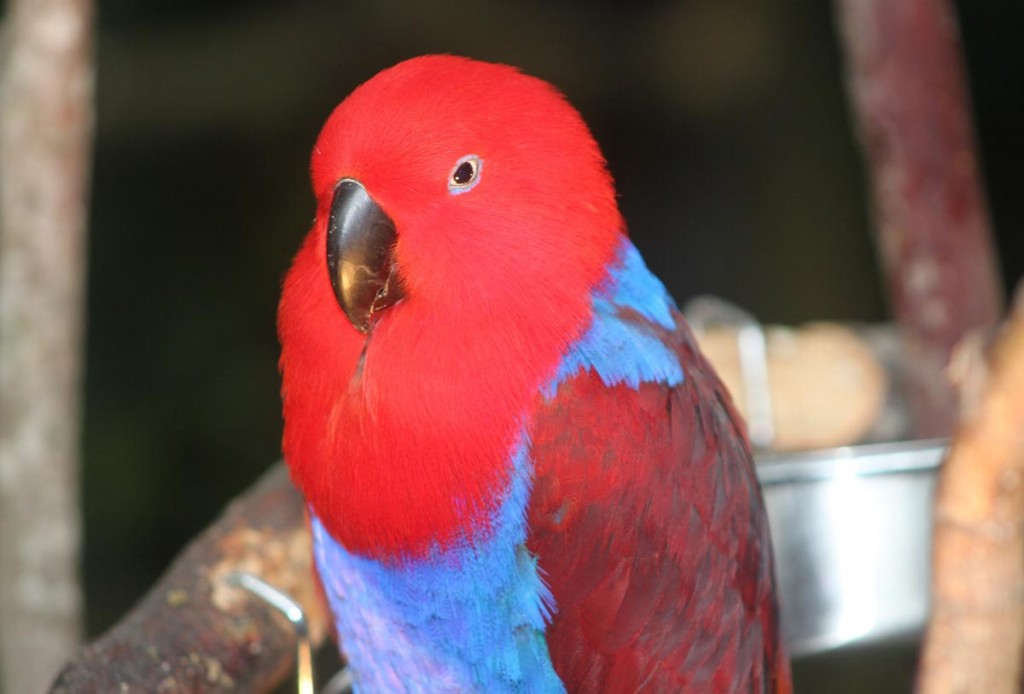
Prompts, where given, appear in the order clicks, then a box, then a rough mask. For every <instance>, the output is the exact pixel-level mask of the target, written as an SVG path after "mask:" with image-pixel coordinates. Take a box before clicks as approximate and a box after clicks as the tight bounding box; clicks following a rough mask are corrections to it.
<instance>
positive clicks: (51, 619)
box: [0, 0, 93, 694]
mask: <svg viewBox="0 0 1024 694" xmlns="http://www.w3.org/2000/svg"><path fill="white" fill-rule="evenodd" d="M6 6H7V16H6V17H5V26H4V30H5V36H4V39H5V41H4V49H5V50H4V54H3V64H2V66H0V673H2V682H0V689H3V691H6V692H11V693H12V694H13V693H14V692H38V691H44V690H45V689H46V687H47V685H48V684H49V683H50V681H51V680H52V678H53V677H54V675H55V674H56V671H57V669H58V668H59V666H60V665H61V664H62V663H63V661H64V660H65V659H66V658H67V657H68V656H69V655H70V653H71V652H72V651H73V649H74V648H75V646H76V645H77V643H78V639H79V636H80V630H81V616H80V612H81V597H80V589H79V584H78V545H79V535H80V520H79V510H78V463H79V461H78V449H79V429H80V412H79V410H80V407H79V402H80V382H81V363H82V346H83V345H82V342H83V341H82V323H83V318H82V314H83V306H84V292H83V280H84V269H85V231H86V207H87V206H86V198H87V195H88V179H89V175H88V174H89V161H90V151H91V139H92V128H93V98H92V97H93V60H92V21H93V7H92V2H91V0H8V2H7V3H6Z"/></svg>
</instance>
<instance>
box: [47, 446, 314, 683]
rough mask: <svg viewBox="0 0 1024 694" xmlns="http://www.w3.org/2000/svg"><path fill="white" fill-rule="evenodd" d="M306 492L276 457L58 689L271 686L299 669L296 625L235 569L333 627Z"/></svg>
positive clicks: (63, 676) (70, 668)
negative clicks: (315, 562) (245, 585)
mask: <svg viewBox="0 0 1024 694" xmlns="http://www.w3.org/2000/svg"><path fill="white" fill-rule="evenodd" d="M304 508H305V506H304V504H303V502H302V497H301V496H300V495H299V493H298V492H297V491H296V490H295V488H294V487H292V485H291V482H290V481H289V480H288V473H287V471H286V470H285V469H284V466H283V465H280V464H279V465H277V466H275V467H274V469H272V470H271V471H270V472H269V473H267V475H265V476H264V478H263V479H262V480H260V481H259V482H258V483H257V484H256V485H255V486H254V487H253V488H252V489H250V490H249V491H248V492H246V493H245V494H244V495H243V496H242V497H240V498H239V499H238V500H236V501H235V502H234V503H233V504H231V505H230V506H229V507H228V508H227V510H226V511H225V512H224V515H223V516H222V517H221V518H220V519H218V520H217V522H216V523H214V524H213V525H212V526H210V528H209V529H207V530H206V531H205V532H204V533H203V534H202V535H200V536H199V537H198V538H196V539H195V540H194V541H193V542H192V544H191V545H189V546H188V547H187V548H186V549H185V550H184V551H183V552H182V553H181V555H179V556H178V558H177V559H176V560H175V561H174V563H173V564H172V565H171V568H170V569H168V571H167V573H166V574H165V575H164V576H163V578H161V579H160V580H159V581H158V582H157V584H156V585H155V586H154V587H153V588H152V589H151V590H150V591H149V593H148V594H146V596H145V597H144V598H143V599H142V600H141V601H140V602H139V604H138V605H137V606H136V607H135V608H134V609H133V610H132V611H131V612H130V613H129V614H128V615H127V616H126V617H125V618H124V619H123V620H121V622H119V623H118V624H117V625H116V626H115V627H114V628H113V629H111V630H110V631H109V632H108V633H107V634H105V635H104V636H103V637H101V638H100V639H98V640H97V641H96V642H94V643H92V644H90V645H89V646H87V647H85V648H84V649H82V651H81V652H80V653H79V654H78V655H77V657H76V658H75V659H74V660H73V661H72V662H71V663H69V664H68V665H67V666H66V667H65V668H64V670H63V671H62V672H61V673H60V675H59V677H58V678H57V682H56V683H55V684H54V685H53V689H52V690H51V691H52V692H54V693H58V692H59V693H60V694H71V693H72V692H81V693H85V692H121V693H122V694H135V693H138V694H143V693H147V694H148V693H152V692H229V691H230V692H236V691H244V692H265V691H269V690H270V689H272V688H273V687H274V686H275V685H276V684H278V683H279V682H280V681H281V680H282V679H283V678H284V677H285V676H286V675H287V674H288V672H289V671H290V669H291V667H292V664H293V661H294V655H295V633H294V631H293V628H292V626H291V624H290V623H289V622H288V620H287V619H285V618H284V617H283V616H282V615H281V614H280V613H279V612H277V611H276V610H273V609H271V608H270V607H268V606H267V605H266V604H265V603H264V602H262V601H260V600H259V599H258V598H256V597H254V596H252V595H251V594H250V593H248V592H246V591H245V590H242V589H241V588H237V587H233V586H232V585H231V584H230V582H229V581H228V580H226V579H227V578H228V576H230V575H232V574H233V573H235V572H238V571H243V572H246V573H249V574H252V575H254V576H256V577H258V578H261V579H262V580H263V581H265V582H267V583H269V584H271V585H272V586H274V587H275V588H277V589H279V590H281V591H282V592H284V593H287V594H288V595H289V596H291V597H292V598H293V599H295V600H296V601H297V602H299V603H300V604H301V605H302V606H303V609H304V611H305V613H306V618H307V620H308V622H309V626H310V632H311V635H312V640H313V641H314V643H318V642H320V641H322V640H323V638H324V634H325V633H326V624H327V620H326V611H325V608H324V605H323V604H322V602H321V598H320V595H319V592H318V589H317V588H316V586H315V582H314V579H313V572H312V566H311V564H310V562H311V557H312V553H311V549H310V536H309V532H308V527H307V524H306V521H305V516H304Z"/></svg>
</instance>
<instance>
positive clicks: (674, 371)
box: [544, 239, 683, 398]
mask: <svg viewBox="0 0 1024 694" xmlns="http://www.w3.org/2000/svg"><path fill="white" fill-rule="evenodd" d="M674 307H675V306H674V304H673V302H672V298H671V297H670V296H669V295H668V292H667V291H665V287H664V285H662V283H661V282H660V281H659V280H658V278H657V277H655V276H654V275H653V274H652V273H651V271H650V270H648V269H647V266H646V265H644V261H643V258H641V257H640V253H639V252H638V251H637V250H636V247H635V246H633V244H632V243H631V242H630V241H629V239H623V240H622V243H621V244H620V246H619V251H618V257H617V259H616V261H615V263H614V265H613V267H612V269H611V270H610V271H609V273H608V279H607V280H606V281H605V282H604V283H603V284H602V285H601V286H600V287H599V288H598V289H597V290H596V291H595V292H594V298H593V308H594V317H593V320H592V322H591V324H590V327H589V328H588V329H587V331H586V333H584V335H583V337H581V338H580V339H579V340H577V341H576V342H575V343H573V344H572V345H571V346H570V347H569V351H568V353H567V354H566V355H565V358H564V359H563V360H562V363H561V364H560V365H559V367H558V371H557V373H556V374H555V377H554V378H553V379H552V380H551V382H550V383H548V385H546V386H545V387H544V395H545V397H548V398H552V397H554V395H555V392H556V391H557V390H558V385H559V384H560V383H562V382H563V381H564V380H566V379H567V378H570V377H572V376H574V375H575V374H577V373H579V372H580V371H584V370H586V369H593V370H594V371H595V372H596V373H597V374H598V376H600V377H601V380H602V381H603V382H604V383H605V385H609V386H611V385H617V384H620V383H625V384H627V385H630V386H632V387H634V388H635V387H637V386H638V385H640V383H641V382H644V381H660V382H663V383H666V384H668V385H670V386H675V385H678V384H680V383H682V382H683V370H682V367H681V366H680V365H679V359H678V357H677V356H676V355H675V354H674V353H673V351H672V350H671V349H670V348H669V347H667V346H666V345H665V344H664V343H663V342H662V341H661V339H660V338H659V337H658V336H657V335H655V334H654V333H652V332H647V331H644V330H643V329H642V328H641V327H639V326H637V325H636V324H635V323H634V322H631V321H627V320H624V319H623V318H622V317H621V316H620V315H619V312H620V311H621V310H623V309H629V310H632V311H635V312H636V313H638V314H640V315H641V316H643V317H644V318H646V319H647V320H649V321H651V322H652V323H654V324H656V325H657V326H658V327H660V328H663V329H665V330H669V331H671V330H675V327H676V325H675V320H674V319H673V317H672V310H673V308H674Z"/></svg>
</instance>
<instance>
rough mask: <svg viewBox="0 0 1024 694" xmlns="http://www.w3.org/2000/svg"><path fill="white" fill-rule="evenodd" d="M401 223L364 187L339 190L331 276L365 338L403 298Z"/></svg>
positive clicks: (330, 244)
mask: <svg viewBox="0 0 1024 694" xmlns="http://www.w3.org/2000/svg"><path fill="white" fill-rule="evenodd" d="M395 240H396V235H395V223H394V222H392V221H391V218H390V217H388V216H387V215H386V214H385V213H384V210H382V209H381V208H380V206H379V205H378V204H377V203H376V202H375V201H374V199H373V198H371V197H370V194H369V193H367V192H366V188H364V187H363V184H362V183H360V182H359V181H356V180H353V179H351V178H344V179H342V180H341V181H339V182H338V185H337V186H335V188H334V200H333V201H332V202H331V216H330V219H329V221H328V223H327V271H328V273H329V274H330V276H331V286H332V287H333V288H334V296H335V297H337V299H338V304H339V305H341V309H342V310H343V311H344V312H345V315H346V316H348V320H349V322H351V323H352V325H353V326H354V327H355V329H356V330H358V331H359V332H361V333H366V332H368V331H369V330H370V321H371V320H372V318H373V315H374V314H375V313H376V312H378V311H380V310H381V309H384V308H387V307H388V306H391V305H392V304H394V303H395V302H396V301H398V300H399V299H401V298H402V288H401V286H400V283H399V280H398V276H397V274H396V270H395V263H394V249H395Z"/></svg>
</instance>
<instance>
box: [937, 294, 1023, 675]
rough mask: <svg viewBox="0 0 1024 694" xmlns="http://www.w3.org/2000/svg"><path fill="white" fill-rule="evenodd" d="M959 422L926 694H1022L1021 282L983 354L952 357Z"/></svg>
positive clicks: (945, 499) (945, 480)
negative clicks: (957, 387) (959, 404)
mask: <svg viewBox="0 0 1024 694" xmlns="http://www.w3.org/2000/svg"><path fill="white" fill-rule="evenodd" d="M956 367H957V368H956V372H957V373H956V375H957V377H958V378H957V380H958V381H959V383H960V388H961V400H962V403H963V412H962V420H961V422H960V428H959V430H958V431H957V434H956V437H955V438H954V439H953V445H952V447H951V449H950V453H949V458H948V459H947V460H946V463H945V465H944V466H943V469H942V474H941V477H940V480H939V490H938V499H937V501H936V508H935V514H936V518H935V540H934V550H933V554H934V558H933V561H934V566H933V571H932V600H933V606H932V615H931V621H930V623H929V625H928V630H927V632H926V635H925V643H924V654H923V656H922V661H921V672H920V675H919V691H920V692H922V694H946V693H947V692H948V693H953V692H960V693H964V694H967V693H977V694H1003V693H1005V694H1011V693H1013V692H1019V691H1021V662H1022V661H1021V659H1022V656H1024V283H1021V286H1020V287H1019V289H1018V291H1017V300H1016V302H1015V306H1014V309H1013V312H1012V313H1011V315H1010V316H1009V318H1008V319H1007V321H1006V323H1005V325H1004V327H1003V328H1002V329H1001V331H1000V333H999V334H998V336H997V338H996V340H995V342H994V344H993V346H992V348H991V349H990V350H989V352H988V354H982V347H981V340H979V339H972V340H969V341H967V342H966V343H965V344H964V346H963V347H962V348H961V349H960V351H959V352H958V354H957V357H956Z"/></svg>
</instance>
